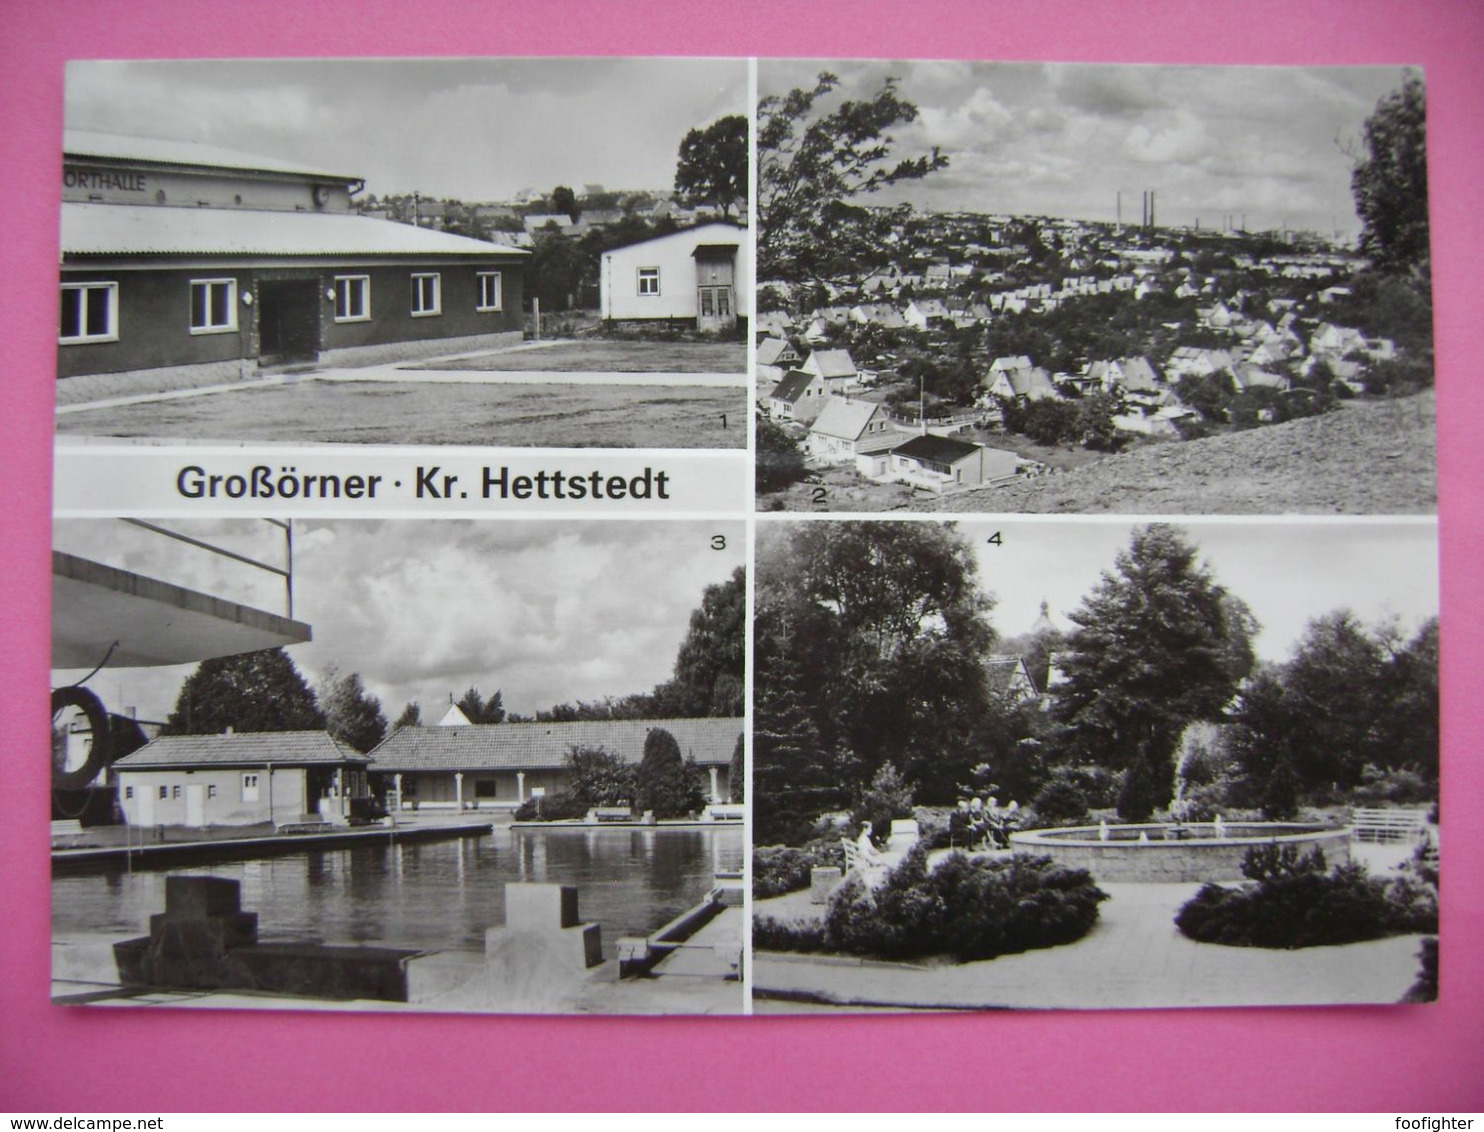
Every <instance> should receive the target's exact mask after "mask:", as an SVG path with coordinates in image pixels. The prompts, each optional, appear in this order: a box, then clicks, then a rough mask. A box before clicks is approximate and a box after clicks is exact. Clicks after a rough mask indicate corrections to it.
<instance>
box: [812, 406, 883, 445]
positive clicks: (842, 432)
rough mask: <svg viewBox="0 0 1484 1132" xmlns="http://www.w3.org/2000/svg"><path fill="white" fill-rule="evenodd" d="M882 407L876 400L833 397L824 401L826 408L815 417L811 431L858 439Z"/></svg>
mask: <svg viewBox="0 0 1484 1132" xmlns="http://www.w3.org/2000/svg"><path fill="white" fill-rule="evenodd" d="M880 407H881V406H880V405H878V404H876V402H875V401H853V400H851V399H850V398H848V397H831V398H830V399H829V400H828V401H826V402H825V403H824V409H823V410H822V411H821V412H820V414H819V416H818V417H817V418H815V421H814V425H813V427H812V428H810V430H809V431H810V432H817V433H820V434H822V435H824V436H838V437H840V438H841V439H842V440H856V439H858V438H859V437H860V435H861V433H863V432H865V430H866V425H867V424H869V423H870V421H871V417H872V416H873V415H874V414H875V412H876V410H877V409H879V408H880Z"/></svg>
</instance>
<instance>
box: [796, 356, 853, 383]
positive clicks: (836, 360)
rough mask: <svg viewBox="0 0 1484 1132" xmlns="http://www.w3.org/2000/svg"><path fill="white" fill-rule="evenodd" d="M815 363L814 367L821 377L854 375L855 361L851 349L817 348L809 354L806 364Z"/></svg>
mask: <svg viewBox="0 0 1484 1132" xmlns="http://www.w3.org/2000/svg"><path fill="white" fill-rule="evenodd" d="M810 362H812V363H814V369H815V371H816V372H818V374H819V375H820V376H821V377H854V376H855V362H853V361H852V360H851V358H850V351H849V350H815V351H814V352H813V353H811V354H810V355H809V360H808V361H806V362H805V363H804V364H805V365H806V366H807V365H809V363H810Z"/></svg>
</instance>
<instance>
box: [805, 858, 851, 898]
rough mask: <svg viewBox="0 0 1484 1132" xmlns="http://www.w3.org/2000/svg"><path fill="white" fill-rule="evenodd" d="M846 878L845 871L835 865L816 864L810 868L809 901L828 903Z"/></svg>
mask: <svg viewBox="0 0 1484 1132" xmlns="http://www.w3.org/2000/svg"><path fill="white" fill-rule="evenodd" d="M844 879H845V875H844V872H843V871H842V870H841V869H838V868H835V867H833V866H823V865H816V866H814V868H812V869H810V870H809V903H810V904H828V903H829V902H830V897H831V896H832V895H834V892H835V889H837V888H839V887H840V883H841V882H842V881H843V880H844Z"/></svg>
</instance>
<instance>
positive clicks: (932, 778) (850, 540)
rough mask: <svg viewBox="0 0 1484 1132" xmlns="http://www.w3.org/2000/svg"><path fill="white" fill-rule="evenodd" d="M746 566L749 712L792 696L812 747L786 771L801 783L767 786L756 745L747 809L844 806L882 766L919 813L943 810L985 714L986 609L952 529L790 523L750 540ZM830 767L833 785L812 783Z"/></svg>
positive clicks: (787, 778)
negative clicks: (908, 789)
mask: <svg viewBox="0 0 1484 1132" xmlns="http://www.w3.org/2000/svg"><path fill="white" fill-rule="evenodd" d="M757 561H758V579H757V611H756V614H755V618H756V624H755V627H754V642H755V650H756V651H755V657H756V661H755V663H756V665H757V674H756V677H755V686H756V688H757V697H758V700H759V703H763V702H766V701H767V699H768V698H769V697H770V696H772V695H776V694H781V693H782V692H783V691H784V690H785V686H786V684H787V683H789V682H796V683H795V685H794V694H796V695H797V696H798V698H799V701H800V702H801V704H802V706H803V709H804V711H805V712H806V713H807V715H808V717H809V720H810V723H811V724H812V726H813V728H814V729H815V730H816V732H817V734H818V736H819V740H818V742H817V743H816V744H814V745H813V746H814V751H813V753H812V755H811V756H810V757H809V759H807V760H806V761H805V762H804V763H803V764H801V765H800V766H799V767H798V768H796V769H797V770H798V771H800V772H802V781H796V780H795V778H794V776H793V775H792V774H791V773H790V772H789V771H787V770H784V769H783V768H776V769H777V770H778V771H779V773H774V771H775V767H774V766H772V765H771V763H770V752H769V751H768V750H767V745H766V743H764V742H762V741H760V740H755V746H754V760H755V767H756V768H757V769H756V773H757V775H758V779H757V785H756V788H755V791H756V792H755V797H754V799H753V801H754V803H755V805H756V806H758V807H760V808H762V807H765V805H767V804H769V803H766V802H765V796H764V791H765V789H767V790H769V791H779V792H782V793H785V794H787V793H789V792H790V791H792V790H794V789H795V788H796V787H797V788H800V789H805V788H813V789H818V788H820V787H822V786H825V785H826V784H827V785H828V786H829V787H830V788H832V789H843V790H845V791H846V792H847V793H849V792H850V791H852V790H854V789H855V788H857V787H859V786H861V785H863V784H864V783H865V782H866V781H869V779H870V776H871V775H873V774H874V773H875V771H876V769H877V768H878V767H879V766H880V765H881V764H882V763H883V762H886V761H887V760H888V759H890V760H891V761H893V762H894V763H895V764H896V765H897V766H898V767H899V768H900V769H901V770H902V771H903V773H904V774H905V775H906V777H907V779H908V781H909V782H910V783H912V785H913V788H914V789H915V790H917V791H918V796H917V800H918V801H919V802H925V803H927V802H939V801H949V802H951V801H953V800H954V798H955V790H956V784H957V783H958V782H960V781H963V780H965V778H966V777H967V775H968V772H969V769H970V768H971V767H973V766H974V765H976V764H978V763H979V762H982V761H983V758H984V756H983V752H982V751H981V750H980V749H979V739H980V737H981V735H982V733H983V732H984V729H985V722H986V720H987V719H988V718H990V717H991V716H993V715H994V714H995V705H994V704H993V703H992V702H991V698H990V695H989V688H988V682H987V681H986V679H985V676H984V665H985V660H986V658H987V656H988V654H989V650H990V647H991V646H992V644H993V642H994V632H993V629H992V628H991V627H990V625H989V623H988V614H989V611H990V609H991V608H992V605H993V603H992V601H991V599H990V598H989V597H988V596H987V595H985V594H984V593H982V592H981V590H980V589H979V585H978V580H977V575H978V569H977V564H976V562H975V559H974V556H973V552H972V550H971V549H970V547H969V545H968V543H967V542H966V541H965V539H964V536H962V535H960V534H959V533H958V531H957V529H956V528H955V527H953V526H952V525H951V524H943V525H939V524H935V523H930V524H924V523H903V522H896V523H892V522H875V523H872V522H848V523H846V522H842V523H801V524H797V525H796V526H790V527H787V528H777V529H774V530H770V531H769V532H768V534H767V535H766V536H763V535H762V534H761V532H760V538H759V548H758V559H757ZM780 682H782V683H780ZM824 752H829V755H828V758H825V756H824V754H823V753H824ZM831 761H833V762H834V763H835V764H836V766H837V767H838V768H839V769H838V770H837V771H835V772H834V773H835V775H836V777H834V778H833V780H831V779H829V778H826V779H825V781H824V782H819V776H820V772H821V769H822V767H823V766H826V765H829V764H830V762H831ZM846 767H849V769H848V770H847V769H845V768H846ZM793 801H794V799H793V798H791V797H790V798H784V799H779V804H781V805H783V806H784V807H791V805H792V802H793ZM817 812H818V811H816V813H817Z"/></svg>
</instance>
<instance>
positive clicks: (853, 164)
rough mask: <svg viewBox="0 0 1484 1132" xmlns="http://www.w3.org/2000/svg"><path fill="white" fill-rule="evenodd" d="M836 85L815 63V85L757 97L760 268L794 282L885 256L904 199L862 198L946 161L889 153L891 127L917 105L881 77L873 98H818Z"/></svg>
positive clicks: (934, 155)
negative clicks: (894, 203)
mask: <svg viewBox="0 0 1484 1132" xmlns="http://www.w3.org/2000/svg"><path fill="white" fill-rule="evenodd" d="M838 85H839V79H838V78H837V77H836V76H835V75H832V74H830V73H829V72H828V71H824V72H821V73H820V75H819V78H818V80H817V81H816V82H815V84H814V88H813V89H812V90H806V89H804V88H802V87H800V88H795V89H794V90H791V91H789V93H788V94H786V95H770V96H769V97H767V98H764V99H762V100H761V101H760V102H759V103H758V108H757V150H758V204H759V223H758V261H759V262H758V273H759V277H760V278H763V279H771V278H777V279H785V280H791V281H821V280H846V279H852V278H859V277H860V276H862V275H864V274H866V273H867V272H868V271H869V270H870V268H871V267H873V266H876V265H878V264H880V263H882V262H884V260H885V256H886V254H887V248H888V247H889V245H888V244H887V243H886V242H885V237H886V236H887V235H888V234H890V233H892V231H893V229H894V228H895V226H896V225H897V224H899V223H900V222H902V221H903V220H904V219H905V218H906V216H907V215H908V214H909V213H910V211H911V209H910V206H907V205H902V206H900V207H899V208H897V209H890V210H871V209H867V208H864V207H862V206H861V205H860V204H859V203H858V202H859V200H860V199H861V198H863V197H868V196H870V195H871V194H872V193H875V192H878V191H879V190H881V189H884V188H886V187H887V186H889V185H895V184H898V183H900V182H902V181H911V180H918V179H920V178H922V177H926V176H927V175H928V174H930V173H933V172H935V171H937V170H939V169H943V168H946V167H947V165H948V158H947V157H945V156H943V155H942V154H941V153H939V152H938V150H937V149H936V148H934V149H933V150H932V151H931V152H930V153H928V154H925V155H922V156H919V157H915V158H901V159H898V160H895V161H893V159H892V156H891V146H892V141H891V138H890V136H889V135H888V133H887V131H889V130H890V129H892V128H893V127H894V126H898V125H902V124H906V123H909V122H913V121H915V120H916V118H917V107H916V106H914V105H913V104H912V103H911V102H908V101H906V100H905V99H903V98H902V97H901V96H900V95H899V94H898V93H897V83H896V80H895V79H887V80H886V82H885V83H884V84H883V85H882V87H881V89H880V90H879V91H877V92H876V93H875V94H874V95H872V96H871V97H870V98H867V99H863V100H854V99H847V100H845V101H843V102H841V103H840V105H839V106H838V107H836V108H835V109H834V110H832V111H830V112H828V113H825V112H822V111H821V109H820V108H819V107H818V106H817V104H818V103H819V102H821V101H822V100H823V99H825V98H826V97H827V96H828V95H829V94H830V92H831V91H833V90H834V89H835V87H837V86H838Z"/></svg>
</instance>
